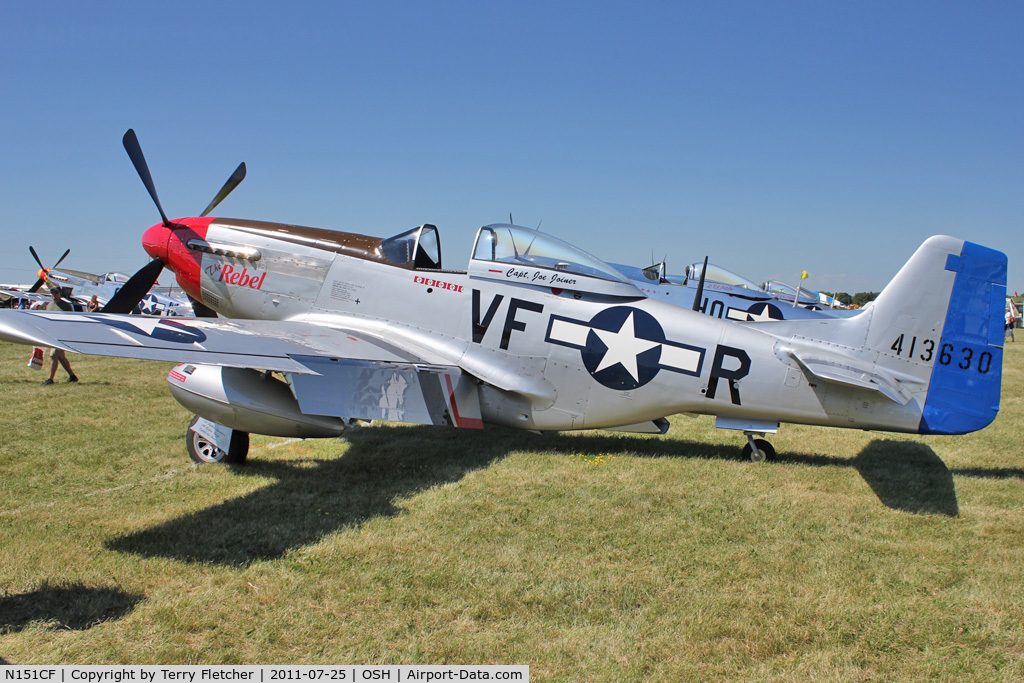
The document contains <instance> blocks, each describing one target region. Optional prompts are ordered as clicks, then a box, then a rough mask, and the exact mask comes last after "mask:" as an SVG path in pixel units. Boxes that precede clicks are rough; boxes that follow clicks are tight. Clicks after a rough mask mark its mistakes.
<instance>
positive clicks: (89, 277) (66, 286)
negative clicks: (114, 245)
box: [28, 246, 194, 316]
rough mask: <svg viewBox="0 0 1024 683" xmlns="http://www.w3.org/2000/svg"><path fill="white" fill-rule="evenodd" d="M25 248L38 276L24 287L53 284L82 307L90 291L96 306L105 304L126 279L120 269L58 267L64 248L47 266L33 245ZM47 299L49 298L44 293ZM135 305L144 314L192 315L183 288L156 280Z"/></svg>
mask: <svg viewBox="0 0 1024 683" xmlns="http://www.w3.org/2000/svg"><path fill="white" fill-rule="evenodd" d="M28 249H29V252H30V253H31V254H32V258H34V259H35V260H36V263H38V264H39V271H38V273H37V275H38V277H39V279H38V280H37V281H36V283H35V284H34V285H33V286H32V287H31V288H30V289H29V290H28V291H29V292H37V291H40V290H41V289H42V288H43V287H44V286H45V287H46V288H48V289H52V288H54V287H57V288H59V289H60V290H61V292H62V293H63V295H64V297H65V298H66V299H69V300H70V301H72V302H73V303H74V304H76V305H77V306H81V307H82V308H83V309H84V308H85V307H86V306H88V304H89V300H90V299H91V298H92V297H93V296H94V295H95V296H96V299H97V301H98V302H99V304H100V306H101V307H103V306H105V305H106V304H107V303H109V302H110V300H111V299H113V298H114V295H115V294H117V292H118V290H120V289H121V288H122V287H123V286H124V285H125V284H126V283H127V282H128V280H129V278H128V276H127V275H124V274H123V273H103V274H102V275H95V274H93V273H86V272H83V271H79V270H70V269H68V268H58V266H59V265H60V263H61V262H62V261H63V260H64V259H65V258H67V255H68V254H69V253H70V252H71V250H70V249H68V250H67V251H65V252H64V255H63V256H61V257H60V259H58V260H57V263H56V264H55V265H53V266H51V267H49V268H47V267H45V266H43V264H42V261H41V260H40V259H39V255H38V254H37V253H36V250H35V248H34V247H31V246H30V247H29V248H28ZM47 299H49V297H48V296H47ZM137 309H138V312H139V313H142V314H144V315H179V316H191V315H194V312H193V310H192V306H191V305H190V303H189V301H188V298H187V297H186V296H185V294H184V293H183V292H180V291H175V290H174V288H172V287H160V286H159V285H157V284H156V283H154V286H153V287H151V288H150V289H149V291H147V292H146V293H145V294H144V295H143V296H142V299H141V300H140V301H139V302H138V304H137Z"/></svg>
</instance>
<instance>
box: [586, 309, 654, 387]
mask: <svg viewBox="0 0 1024 683" xmlns="http://www.w3.org/2000/svg"><path fill="white" fill-rule="evenodd" d="M627 327H628V328H629V330H628V331H624V330H626V328H627ZM594 333H595V334H597V336H598V338H599V339H600V340H601V341H602V342H604V345H605V346H607V347H608V350H607V351H606V352H605V354H604V358H602V359H601V363H600V364H599V365H598V366H597V369H596V370H594V372H601V371H602V370H604V369H605V368H610V367H611V366H613V365H615V364H616V363H618V364H619V365H621V366H622V367H623V368H624V369H625V370H626V372H628V373H629V374H630V375H632V376H633V380H634V381H636V382H639V381H640V372H639V370H638V369H637V366H636V357H637V356H639V355H640V354H641V353H643V352H644V351H648V350H650V349H653V348H654V347H655V346H658V345H659V344H658V342H653V341H650V340H649V339H640V338H639V337H637V336H636V324H635V322H634V320H633V314H632V313H630V314H629V316H628V317H627V318H626V319H625V320H623V321H622V326H621V327H620V328H619V331H618V332H609V331H607V330H599V329H597V328H594Z"/></svg>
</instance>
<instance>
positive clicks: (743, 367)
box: [704, 344, 750, 405]
mask: <svg viewBox="0 0 1024 683" xmlns="http://www.w3.org/2000/svg"><path fill="white" fill-rule="evenodd" d="M727 356H728V357H730V358H733V359H735V360H737V361H739V367H738V368H735V369H733V370H727V369H726V368H725V359H726V357H727ZM749 372H750V356H748V355H747V352H746V351H744V350H743V349H737V348H733V347H732V346H722V345H721V344H719V345H718V347H717V348H715V360H714V362H713V363H712V364H711V377H710V379H709V380H708V390H707V392H706V393H705V394H704V395H705V396H706V397H707V398H714V397H715V394H716V393H717V391H718V380H720V379H726V380H729V396H730V398H731V399H732V402H733V403H734V404H735V405H740V389H739V387H738V386H736V380H738V379H742V378H744V377H746V376H747V374H748V373H749Z"/></svg>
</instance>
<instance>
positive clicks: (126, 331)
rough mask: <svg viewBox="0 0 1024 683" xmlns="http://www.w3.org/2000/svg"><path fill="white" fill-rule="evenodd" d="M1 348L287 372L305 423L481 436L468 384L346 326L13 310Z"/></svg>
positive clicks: (425, 355) (449, 369)
mask: <svg viewBox="0 0 1024 683" xmlns="http://www.w3.org/2000/svg"><path fill="white" fill-rule="evenodd" d="M0 340H4V341H11V342H15V343H20V344H32V345H35V346H51V347H56V348H61V349H64V350H66V351H73V352H78V353H86V354H93V355H100V356H117V357H121V358H139V359H144V360H161V361H176V362H178V363H189V364H197V365H218V366H225V367H233V368H248V369H253V370H261V371H264V370H271V371H277V372H287V373H293V374H292V375H291V379H290V384H291V387H292V391H293V393H294V395H295V398H296V400H297V401H298V403H299V406H300V408H301V410H302V412H303V413H306V414H311V415H333V416H338V417H355V418H361V419H386V420H398V421H402V422H412V423H420V424H449V425H454V426H458V427H472V428H482V427H483V422H482V420H481V418H480V404H479V400H478V397H477V390H476V385H477V383H476V379H475V378H473V377H472V376H471V375H469V374H467V373H465V372H464V371H463V370H462V369H461V368H459V367H458V366H456V365H454V364H451V363H449V362H446V360H445V359H444V358H443V357H441V356H439V355H437V354H435V353H432V352H430V351H428V350H426V349H422V348H420V349H417V350H411V349H407V348H403V347H401V346H399V345H397V344H395V343H393V342H389V341H386V340H384V339H383V338H382V337H381V335H380V334H373V333H372V332H371V331H369V330H357V329H355V326H352V327H350V328H339V327H333V326H332V327H328V326H325V325H318V324H315V323H311V322H298V321H269V320H233V319H208V318H202V319H196V318H153V317H148V316H139V315H114V314H104V313H65V312H57V311H13V310H12V311H0ZM175 375H176V373H175V372H174V371H172V372H171V380H172V384H173V380H174V379H175ZM177 375H178V376H179V381H180V379H181V377H182V376H181V373H177Z"/></svg>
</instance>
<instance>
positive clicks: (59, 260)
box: [53, 249, 71, 268]
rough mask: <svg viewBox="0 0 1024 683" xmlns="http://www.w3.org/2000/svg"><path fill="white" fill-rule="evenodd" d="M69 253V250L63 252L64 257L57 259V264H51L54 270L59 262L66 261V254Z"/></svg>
mask: <svg viewBox="0 0 1024 683" xmlns="http://www.w3.org/2000/svg"><path fill="white" fill-rule="evenodd" d="M70 253H71V250H70V249H68V250H66V251H65V252H64V255H63V256H61V257H60V258H59V259H57V262H56V263H54V264H53V267H54V268H56V267H57V266H59V265H60V262H61V261H63V260H64V259H66V258H67V257H68V254H70Z"/></svg>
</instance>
